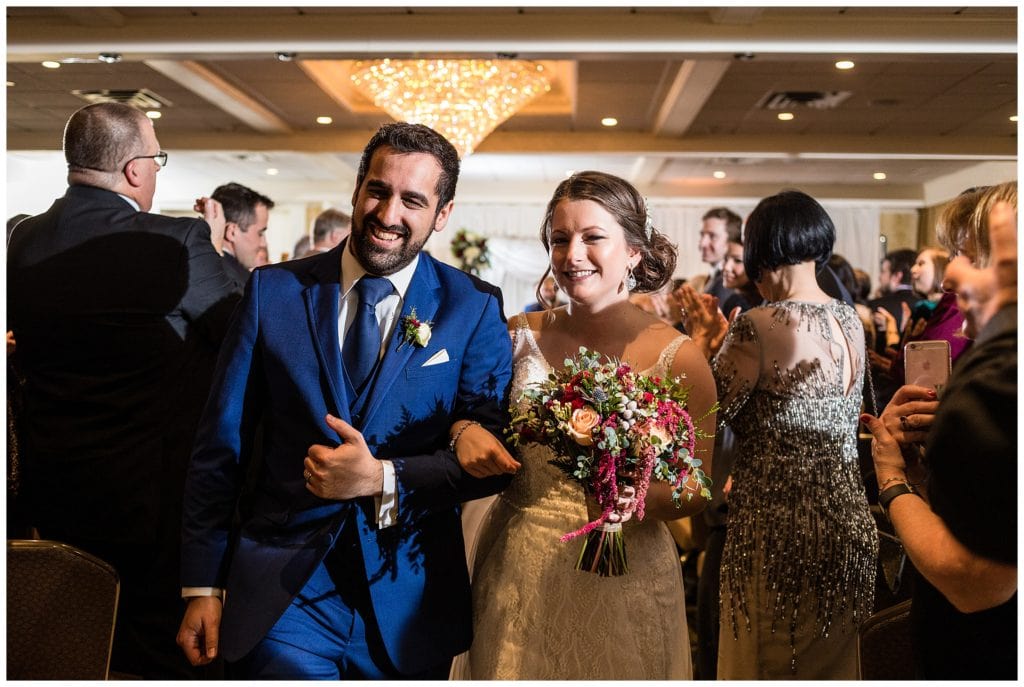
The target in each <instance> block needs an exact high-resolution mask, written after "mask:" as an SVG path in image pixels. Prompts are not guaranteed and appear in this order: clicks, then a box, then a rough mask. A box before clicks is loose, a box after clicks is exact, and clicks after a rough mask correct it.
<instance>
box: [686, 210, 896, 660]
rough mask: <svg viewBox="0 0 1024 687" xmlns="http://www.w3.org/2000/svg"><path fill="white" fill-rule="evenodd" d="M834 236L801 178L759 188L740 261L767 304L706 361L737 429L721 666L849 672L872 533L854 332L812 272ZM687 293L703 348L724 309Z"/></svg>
mask: <svg viewBox="0 0 1024 687" xmlns="http://www.w3.org/2000/svg"><path fill="white" fill-rule="evenodd" d="M834 242H835V227H834V225H833V223H832V220H831V218H830V217H829V216H828V214H827V213H826V212H825V210H824V209H823V208H822V207H821V205H819V204H818V203H817V201H815V200H814V199H813V198H811V197H810V196H808V195H806V194H804V193H801V192H799V191H784V192H782V193H779V194H777V195H774V196H771V197H768V198H765V199H763V200H762V201H761V202H760V203H758V205H757V207H756V208H755V209H754V211H753V212H752V213H751V215H750V217H749V218H748V219H747V224H746V229H745V233H744V241H743V247H744V255H743V262H744V266H745V268H746V273H747V276H748V277H749V278H750V279H751V280H752V281H753V282H754V283H755V284H756V285H757V288H758V291H759V292H760V293H761V295H762V296H763V297H764V299H765V301H766V304H765V305H762V306H759V307H756V308H753V309H751V310H748V311H747V312H745V313H743V314H741V315H740V316H739V317H737V318H736V320H735V321H734V322H733V323H732V324H731V326H729V329H728V333H727V335H726V336H725V340H724V343H723V344H722V345H721V349H720V350H719V351H718V354H717V356H715V359H714V365H713V369H714V374H715V379H716V381H717V383H718V397H719V402H720V403H721V413H720V417H721V418H722V419H723V421H724V422H725V423H726V424H728V425H729V426H730V427H731V428H732V430H733V432H735V434H736V451H735V458H734V462H733V467H732V489H731V491H730V494H729V523H728V533H727V535H726V541H725V552H724V554H723V560H722V575H721V601H722V616H721V630H720V637H719V656H718V678H719V679H726V680H728V679H747V680H751V679H773V678H774V679H849V680H852V679H856V678H857V677H858V674H859V666H858V660H857V627H858V625H859V624H860V622H862V621H863V620H865V619H866V618H867V617H868V616H869V615H870V613H871V611H872V600H873V595H874V583H875V566H876V559H877V554H878V539H877V534H876V529H875V524H874V520H873V519H872V516H871V515H870V513H869V511H868V503H867V499H866V498H865V495H864V488H863V485H862V482H861V478H860V471H859V467H858V462H857V444H856V442H857V419H858V414H859V412H860V404H861V384H862V382H863V378H864V376H863V375H864V354H863V351H864V332H863V328H862V327H861V325H860V322H859V321H858V319H857V315H856V313H855V312H854V310H853V308H851V307H849V306H848V305H845V304H844V303H842V302H840V301H838V300H835V299H833V298H830V297H829V296H828V295H827V294H826V293H825V292H824V291H822V289H821V288H820V287H819V286H818V281H817V276H816V273H817V272H818V269H819V268H820V267H821V266H822V265H824V264H825V263H826V262H827V260H828V257H829V255H830V254H831V252H832V246H833V243H834ZM683 295H684V299H685V300H686V311H687V314H688V315H689V317H688V320H687V327H688V328H689V329H690V331H691V335H692V336H693V337H694V339H695V340H696V341H697V342H698V343H699V345H701V346H702V347H703V348H704V349H705V350H706V352H708V353H709V354H710V353H711V352H713V351H714V350H715V347H716V345H717V342H718V341H719V340H720V339H721V336H722V335H721V332H722V331H723V330H724V324H725V320H724V317H722V315H721V314H720V313H719V312H718V311H717V309H716V308H714V303H713V300H712V299H702V298H701V297H700V296H699V295H698V294H697V293H695V292H693V291H692V290H690V291H688V290H686V289H684V294H683ZM709 301H710V302H709Z"/></svg>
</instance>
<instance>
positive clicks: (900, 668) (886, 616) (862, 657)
mask: <svg viewBox="0 0 1024 687" xmlns="http://www.w3.org/2000/svg"><path fill="white" fill-rule="evenodd" d="M858 634H859V636H858V642H857V658H858V660H859V662H860V672H861V675H860V678H861V679H862V680H913V679H914V655H913V647H912V646H911V644H912V642H911V635H910V600H907V601H902V602H900V603H898V604H896V605H895V606H890V607H889V608H886V609H883V610H881V611H879V612H878V613H875V614H874V615H872V616H871V617H870V618H868V619H867V620H865V621H864V623H863V624H862V625H861V626H860V631H859V633H858Z"/></svg>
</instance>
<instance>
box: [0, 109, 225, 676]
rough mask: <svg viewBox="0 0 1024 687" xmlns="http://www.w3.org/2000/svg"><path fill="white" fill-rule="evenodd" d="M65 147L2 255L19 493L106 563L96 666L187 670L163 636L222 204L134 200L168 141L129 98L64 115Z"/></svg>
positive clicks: (212, 339) (42, 524)
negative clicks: (20, 409) (175, 212)
mask: <svg viewBox="0 0 1024 687" xmlns="http://www.w3.org/2000/svg"><path fill="white" fill-rule="evenodd" d="M64 156H65V158H66V160H67V163H68V190H67V192H66V193H65V195H64V196H63V197H62V198H59V199H57V200H56V201H55V202H54V203H53V205H52V206H51V207H50V209H49V210H47V211H46V212H45V213H43V214H41V215H37V216H35V217H31V218H29V219H25V220H23V221H22V222H21V223H19V224H18V226H17V227H16V228H15V230H14V233H13V234H12V235H11V240H10V245H9V247H8V253H7V279H8V281H7V298H8V316H9V318H10V319H9V320H8V323H9V326H10V328H11V330H13V332H14V336H15V338H16V339H17V348H16V351H15V353H14V355H13V356H12V358H11V360H12V362H13V363H15V367H16V369H17V370H18V372H20V373H21V374H22V375H23V376H24V378H25V385H24V387H23V393H24V404H25V405H24V407H25V409H26V411H25V412H24V413H23V415H22V417H21V418H20V423H19V430H20V436H19V439H20V440H21V441H20V442H19V449H20V454H19V455H20V457H21V458H22V459H23V462H22V465H21V468H22V476H23V483H22V487H23V493H22V496H23V498H24V499H25V501H24V503H25V504H26V506H27V508H28V511H29V516H30V524H32V525H35V526H36V528H37V529H38V530H39V534H40V535H41V536H42V537H43V538H46V539H56V540H60V541H63V542H66V543H68V544H71V545H73V546H76V547H78V548H81V549H84V550H85V551H88V552H89V553H91V554H93V555H95V556H98V557H99V558H101V559H103V560H105V561H107V562H108V563H110V564H111V565H113V566H114V568H115V569H116V570H117V573H118V576H119V577H120V581H121V592H120V598H119V601H118V607H117V622H116V627H115V631H114V638H113V654H112V657H111V663H110V667H111V669H112V670H113V671H115V672H118V673H122V674H126V675H135V676H139V677H143V678H151V679H168V680H169V679H179V678H182V679H184V678H188V677H198V676H199V675H200V673H198V672H197V671H195V670H193V669H192V668H191V667H190V666H189V665H188V663H187V662H186V661H185V660H184V659H183V657H182V656H181V652H180V651H179V650H178V649H177V647H176V646H175V645H174V639H173V637H174V633H175V632H176V628H177V625H178V620H179V619H180V617H181V612H182V602H181V598H180V594H179V584H178V579H177V577H178V576H177V568H178V559H179V550H180V538H181V499H182V492H183V490H184V482H185V467H186V465H187V463H188V456H189V450H190V448H191V443H192V439H193V437H194V434H195V430H196V426H197V424H198V421H199V415H200V413H201V411H202V407H203V404H204V403H205V401H206V396H207V394H208V392H209V388H210V380H211V378H212V369H213V363H214V360H215V358H216V355H217V351H218V348H219V347H220V343H221V340H222V339H223V337H224V334H225V331H226V329H227V323H228V319H229V317H230V315H231V312H232V310H233V309H234V306H235V304H236V303H237V302H238V294H237V293H236V292H235V290H234V288H233V286H232V284H231V282H230V280H229V279H228V277H227V275H226V274H225V273H224V267H223V265H222V263H221V258H220V256H219V255H218V246H219V242H220V236H221V235H220V234H219V233H217V232H215V233H214V234H213V235H211V229H210V228H211V226H212V225H218V226H222V222H218V218H217V217H216V216H215V214H214V213H215V212H217V211H218V210H219V205H217V204H215V203H211V204H210V206H209V207H208V208H206V210H205V213H204V217H205V221H204V220H203V219H196V218H170V217H164V216H161V215H156V214H152V213H150V212H149V210H150V208H151V207H152V204H153V195H154V193H155V191H156V182H157V175H158V173H159V172H160V170H161V168H162V167H163V165H165V164H167V154H166V153H164V152H161V150H160V143H159V141H158V140H157V136H156V131H155V130H154V128H153V122H152V120H150V119H148V118H147V117H146V116H145V114H143V113H142V112H141V111H139V110H137V109H135V108H133V107H131V106H128V105H124V104H118V103H101V104H96V105H87V106H86V107H84V108H82V109H80V110H78V111H76V112H75V113H74V114H72V115H71V117H70V119H68V122H67V126H66V127H65V130H64ZM26 458H27V459H26ZM61 611H62V612H66V613H72V612H74V609H61Z"/></svg>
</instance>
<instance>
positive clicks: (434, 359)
mask: <svg viewBox="0 0 1024 687" xmlns="http://www.w3.org/2000/svg"><path fill="white" fill-rule="evenodd" d="M446 362H448V349H447V348H442V349H441V350H440V351H438V352H437V353H435V354H434V355H432V356H430V359H429V360H427V362H425V363H423V364H422V365H420V367H430V366H431V365H440V364H441V363H446Z"/></svg>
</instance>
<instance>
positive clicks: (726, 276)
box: [722, 240, 763, 316]
mask: <svg viewBox="0 0 1024 687" xmlns="http://www.w3.org/2000/svg"><path fill="white" fill-rule="evenodd" d="M722 275H723V280H724V281H723V283H724V284H725V286H726V288H728V289H729V290H730V291H732V292H733V293H732V295H731V296H729V297H728V298H726V299H725V302H724V303H723V304H722V312H723V313H725V314H726V315H728V316H732V315H733V311H734V310H735V309H736V308H739V312H746V311H748V310H750V309H751V308H753V307H754V306H755V305H760V304H761V301H762V300H763V299H762V298H761V294H760V292H759V291H758V290H757V285H756V284H754V282H752V281H750V279H749V278H748V277H747V271H746V268H745V267H744V266H743V242H742V241H739V240H737V241H729V245H728V247H727V248H726V250H725V263H724V266H723V268H722Z"/></svg>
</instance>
